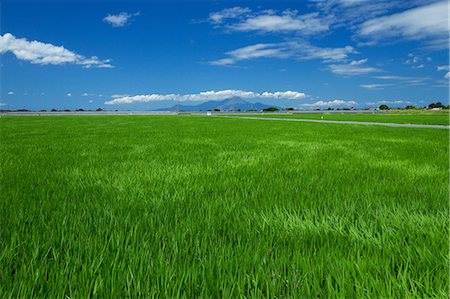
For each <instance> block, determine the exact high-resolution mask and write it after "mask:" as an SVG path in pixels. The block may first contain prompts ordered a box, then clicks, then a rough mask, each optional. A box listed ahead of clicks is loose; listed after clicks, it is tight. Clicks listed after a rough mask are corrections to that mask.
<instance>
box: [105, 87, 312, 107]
mask: <svg viewBox="0 0 450 299" xmlns="http://www.w3.org/2000/svg"><path fill="white" fill-rule="evenodd" d="M232 97H240V98H243V99H288V100H300V99H303V98H305V97H306V95H305V94H304V93H303V92H298V91H276V92H268V91H266V92H262V93H259V92H254V91H243V90H234V89H228V90H219V91H214V90H211V91H204V92H200V93H194V94H147V95H135V96H124V97H116V98H113V99H112V100H110V101H107V102H105V104H106V105H115V104H131V103H137V102H157V101H186V102H187V101H193V102H197V101H199V102H203V101H221V100H225V99H228V98H232Z"/></svg>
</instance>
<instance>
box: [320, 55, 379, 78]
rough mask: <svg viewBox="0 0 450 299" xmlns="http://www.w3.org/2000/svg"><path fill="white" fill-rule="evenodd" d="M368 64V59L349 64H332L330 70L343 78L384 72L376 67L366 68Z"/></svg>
mask: <svg viewBox="0 0 450 299" xmlns="http://www.w3.org/2000/svg"><path fill="white" fill-rule="evenodd" d="M366 62H367V59H361V60H353V61H352V62H350V63H347V64H330V65H329V66H328V68H329V70H330V71H331V72H332V73H334V74H336V75H341V76H357V75H365V74H369V73H376V72H381V71H382V70H380V69H378V68H375V67H370V66H365V65H364V64H365V63H366Z"/></svg>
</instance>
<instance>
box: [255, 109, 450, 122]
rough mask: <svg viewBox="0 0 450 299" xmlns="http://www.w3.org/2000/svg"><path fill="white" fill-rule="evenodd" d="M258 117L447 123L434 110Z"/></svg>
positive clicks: (446, 117) (440, 114)
mask: <svg viewBox="0 0 450 299" xmlns="http://www.w3.org/2000/svg"><path fill="white" fill-rule="evenodd" d="M252 116H258V117H274V118H304V119H324V120H342V121H345V120H347V121H362V122H382V123H398V124H424V125H449V124H450V119H449V113H448V111H443V112H442V111H436V112H434V111H433V112H431V113H420V114H419V113H379V112H378V113H375V114H370V113H364V114H363V113H351V114H350V113H346V114H344V113H342V114H338V113H333V114H331V113H326V112H324V113H298V114H270V113H269V114H268V113H265V114H255V115H252Z"/></svg>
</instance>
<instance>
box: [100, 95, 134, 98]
mask: <svg viewBox="0 0 450 299" xmlns="http://www.w3.org/2000/svg"><path fill="white" fill-rule="evenodd" d="M99 96H101V95H99ZM128 96H129V94H113V95H112V96H111V98H113V99H116V98H124V97H128Z"/></svg>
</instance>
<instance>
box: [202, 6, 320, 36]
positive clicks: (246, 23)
mask: <svg viewBox="0 0 450 299" xmlns="http://www.w3.org/2000/svg"><path fill="white" fill-rule="evenodd" d="M209 21H210V22H211V23H213V24H215V25H222V26H223V27H224V28H226V29H228V30H232V31H259V32H295V33H297V34H300V35H312V34H317V33H320V32H324V31H327V30H328V29H329V26H328V23H327V21H326V19H324V18H321V17H320V16H319V14H318V13H308V14H304V15H300V14H298V12H297V11H296V10H289V9H287V10H284V11H282V12H276V11H274V10H263V11H258V12H252V11H251V10H250V9H249V8H243V7H233V8H227V9H223V10H221V11H218V12H213V13H211V14H210V15H209ZM225 21H227V22H226V23H225Z"/></svg>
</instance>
